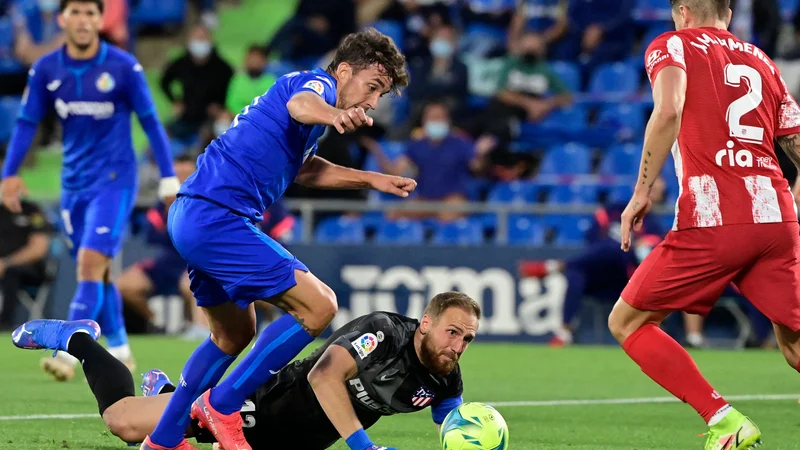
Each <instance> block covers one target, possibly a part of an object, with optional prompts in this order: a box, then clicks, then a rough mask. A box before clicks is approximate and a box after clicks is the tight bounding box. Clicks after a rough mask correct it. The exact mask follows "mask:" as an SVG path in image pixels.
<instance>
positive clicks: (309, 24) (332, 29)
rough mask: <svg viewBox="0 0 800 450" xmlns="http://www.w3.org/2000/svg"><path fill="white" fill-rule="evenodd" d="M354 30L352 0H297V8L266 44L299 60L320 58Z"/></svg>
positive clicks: (353, 6)
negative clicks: (298, 0)
mask: <svg viewBox="0 0 800 450" xmlns="http://www.w3.org/2000/svg"><path fill="white" fill-rule="evenodd" d="M354 31H356V6H355V2H354V0H300V2H299V5H297V10H296V11H295V14H294V16H292V17H291V18H290V19H289V20H287V21H286V23H284V24H283V26H282V27H281V28H280V29H279V30H278V31H277V32H276V33H275V35H274V36H273V37H272V39H271V40H270V42H269V43H268V44H267V47H266V52H267V54H268V55H270V54H272V52H273V51H277V52H278V53H280V55H281V58H283V59H286V60H291V61H296V62H301V63H302V61H303V60H307V59H310V58H315V59H316V58H320V57H322V55H324V54H325V53H326V52H328V50H330V49H332V48H334V47H336V45H337V44H338V43H339V41H341V40H342V39H343V38H344V37H345V36H347V35H348V34H350V33H352V32H354Z"/></svg>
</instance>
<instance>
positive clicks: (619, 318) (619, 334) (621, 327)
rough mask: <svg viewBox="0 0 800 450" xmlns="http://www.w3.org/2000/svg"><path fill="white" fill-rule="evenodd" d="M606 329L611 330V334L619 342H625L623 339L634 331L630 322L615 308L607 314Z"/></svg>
mask: <svg viewBox="0 0 800 450" xmlns="http://www.w3.org/2000/svg"><path fill="white" fill-rule="evenodd" d="M608 330H609V331H611V335H612V336H614V339H616V340H617V342H619V343H620V344H621V343H623V342H625V339H627V338H628V336H630V335H631V334H632V333H633V332H634V331H636V329H635V328H634V329H631V326H630V323H628V321H626V320H625V318H624V316H623V314H621V313H620V312H619V311H618V310H617V309H613V310H612V311H611V314H609V315H608Z"/></svg>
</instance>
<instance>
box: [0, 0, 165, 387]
mask: <svg viewBox="0 0 800 450" xmlns="http://www.w3.org/2000/svg"><path fill="white" fill-rule="evenodd" d="M60 8H61V9H60V14H59V16H58V23H59V25H60V26H61V28H63V29H64V34H65V36H66V44H65V45H64V46H62V47H61V48H59V49H58V50H56V51H54V52H52V53H49V54H47V55H45V56H44V57H42V58H41V59H40V60H39V61H37V62H36V63H35V64H34V65H33V68H31V70H30V73H29V78H28V87H27V90H26V94H25V95H24V98H23V106H22V111H21V112H20V115H19V118H18V119H17V123H16V127H15V129H14V132H13V134H12V137H11V142H10V143H9V148H8V155H7V158H6V161H5V165H4V167H3V172H2V175H3V180H2V184H0V195H2V199H3V203H5V205H6V206H7V207H8V208H9V209H10V210H11V211H18V210H19V208H20V201H19V197H20V194H21V193H24V191H25V185H24V184H23V182H22V179H21V178H20V177H19V176H18V175H17V173H18V171H19V168H20V166H21V165H22V162H23V160H24V159H25V154H26V152H27V151H28V149H29V147H30V146H31V143H32V141H33V138H34V135H35V134H36V127H37V124H38V123H39V121H40V120H41V119H42V118H43V117H44V116H45V115H47V113H48V112H49V111H52V110H55V112H56V114H57V115H58V118H59V119H60V121H61V124H62V128H63V134H64V168H63V170H62V176H61V185H62V186H61V187H62V194H61V219H62V226H63V230H64V233H65V234H66V235H67V236H68V238H69V241H70V242H69V243H70V244H71V249H70V250H71V253H72V256H73V257H77V261H78V273H77V277H78V288H77V290H76V292H75V296H74V297H73V299H72V304H71V305H70V312H69V319H70V320H80V319H93V320H96V321H97V322H99V323H100V325H101V327H102V330H103V335H105V336H106V339H107V341H108V345H109V351H110V352H111V353H112V354H113V355H114V356H115V357H117V358H118V359H120V360H121V361H123V362H125V363H126V364H127V365H128V366H129V367H131V366H132V365H133V358H132V355H131V352H130V348H129V347H128V337H127V332H126V330H125V324H124V321H123V318H122V307H121V305H122V303H121V299H120V295H119V292H118V291H117V289H116V287H114V284H113V283H111V280H110V277H109V267H110V263H111V260H112V259H113V258H114V256H115V255H116V254H117V253H118V252H119V250H120V246H121V242H122V230H123V228H124V226H125V224H126V222H127V219H128V217H129V215H130V213H131V210H132V208H133V202H134V199H135V197H136V189H137V166H136V154H135V153H134V150H133V142H132V138H131V112H135V113H136V115H137V116H138V117H139V122H140V123H141V125H142V128H144V130H145V132H146V133H147V136H148V138H149V140H150V144H151V146H152V148H153V153H154V154H155V157H156V160H157V161H158V166H159V168H160V171H161V176H162V179H161V184H160V188H159V194H160V196H161V197H162V199H165V200H166V201H167V202H170V201H171V200H173V199H174V196H175V194H176V193H177V191H178V188H179V187H180V184H179V182H178V179H177V178H176V177H175V173H174V171H173V167H172V160H171V157H170V153H169V144H168V142H167V137H166V133H165V132H164V129H163V127H162V126H161V124H160V123H159V121H158V118H157V117H156V115H155V108H154V106H153V102H152V99H151V97H150V91H149V90H148V87H147V83H146V81H145V77H144V73H143V71H142V66H141V65H139V63H138V62H137V61H136V58H134V57H133V56H132V55H130V54H128V53H126V52H124V51H122V50H120V49H118V48H116V47H113V46H110V45H106V44H105V43H102V42H101V41H100V39H99V37H98V31H99V29H100V26H101V24H102V20H103V18H102V13H103V1H102V0H61V4H60ZM59 355H61V354H59ZM66 356H67V355H65V356H63V357H58V358H46V359H44V360H43V364H42V366H43V368H44V369H45V370H46V371H48V372H49V373H51V374H52V375H54V376H55V377H56V378H57V379H60V380H66V379H69V378H71V377H72V375H73V367H74V363H75V360H74V358H71V359H67V358H66Z"/></svg>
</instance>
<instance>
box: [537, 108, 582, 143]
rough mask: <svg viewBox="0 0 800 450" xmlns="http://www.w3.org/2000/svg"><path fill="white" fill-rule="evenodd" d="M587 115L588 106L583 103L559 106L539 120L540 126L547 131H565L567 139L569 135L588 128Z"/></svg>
mask: <svg viewBox="0 0 800 450" xmlns="http://www.w3.org/2000/svg"><path fill="white" fill-rule="evenodd" d="M587 116H588V113H587V111H586V108H584V107H583V106H581V105H572V106H570V107H568V108H558V109H556V110H555V111H553V112H552V113H550V115H548V116H547V117H545V118H544V120H542V121H541V122H539V124H538V128H540V129H542V128H543V129H545V130H546V131H556V132H563V133H564V136H565V139H566V138H568V136H570V135H574V133H575V132H576V131H578V130H582V129H584V128H586V126H587V123H588V122H589V121H588V117H587ZM537 132H538V130H537ZM561 142H563V141H561Z"/></svg>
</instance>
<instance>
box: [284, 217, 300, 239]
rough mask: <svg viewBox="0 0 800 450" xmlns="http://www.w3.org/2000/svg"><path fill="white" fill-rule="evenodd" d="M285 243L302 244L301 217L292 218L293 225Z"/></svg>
mask: <svg viewBox="0 0 800 450" xmlns="http://www.w3.org/2000/svg"><path fill="white" fill-rule="evenodd" d="M287 239H288V240H287V242H288V243H290V244H293V243H298V242H302V240H303V218H302V217H301V216H294V225H292V230H291V231H290V232H289V236H288V238H287Z"/></svg>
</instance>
